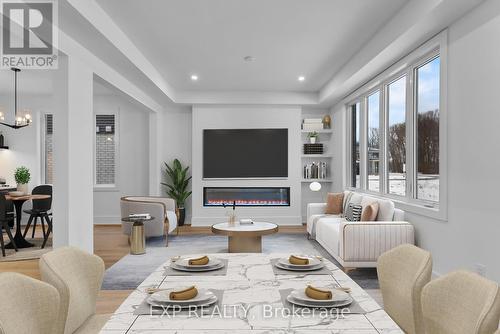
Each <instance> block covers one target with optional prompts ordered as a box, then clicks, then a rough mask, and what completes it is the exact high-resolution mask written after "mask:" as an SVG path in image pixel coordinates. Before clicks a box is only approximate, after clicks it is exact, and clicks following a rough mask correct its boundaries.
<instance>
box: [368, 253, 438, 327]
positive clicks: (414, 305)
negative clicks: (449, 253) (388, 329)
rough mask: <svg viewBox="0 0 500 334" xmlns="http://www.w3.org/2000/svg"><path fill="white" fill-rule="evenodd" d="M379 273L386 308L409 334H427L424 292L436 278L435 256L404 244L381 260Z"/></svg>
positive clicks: (384, 255)
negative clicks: (424, 315)
mask: <svg viewBox="0 0 500 334" xmlns="http://www.w3.org/2000/svg"><path fill="white" fill-rule="evenodd" d="M377 273H378V279H379V283H380V290H381V291H382V298H383V301H384V309H385V310H386V312H387V313H388V314H389V315H390V316H391V317H392V318H393V319H394V321H396V323H397V324H398V325H399V326H400V327H401V328H402V329H403V330H404V331H405V332H406V333H408V334H423V333H424V325H423V316H422V307H421V301H420V297H421V292H422V288H423V287H424V286H425V284H427V283H429V281H430V280H431V275H432V258H431V254H430V253H429V252H427V251H425V250H423V249H420V248H418V247H416V246H413V245H409V244H408V245H401V246H398V247H395V248H393V249H391V250H390V251H388V252H385V253H384V254H382V255H381V256H380V257H379V258H378V262H377Z"/></svg>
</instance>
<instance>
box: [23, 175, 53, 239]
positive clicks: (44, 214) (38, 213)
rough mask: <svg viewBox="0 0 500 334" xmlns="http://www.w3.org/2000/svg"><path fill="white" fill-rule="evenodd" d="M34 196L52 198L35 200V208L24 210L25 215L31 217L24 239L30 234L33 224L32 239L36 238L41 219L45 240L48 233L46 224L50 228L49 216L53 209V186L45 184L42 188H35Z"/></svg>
mask: <svg viewBox="0 0 500 334" xmlns="http://www.w3.org/2000/svg"><path fill="white" fill-rule="evenodd" d="M31 194H32V195H49V196H50V198H47V199H34V200H33V207H32V208H31V209H30V210H24V212H25V213H27V214H29V215H30V218H29V220H28V224H27V225H26V228H25V229H24V233H23V237H26V234H27V233H28V231H29V229H30V226H31V223H33V232H32V233H31V238H34V237H35V230H36V224H37V221H38V218H40V223H41V224H42V232H43V238H44V239H45V235H46V231H45V222H47V225H48V226H50V225H51V224H50V218H49V215H50V214H51V213H50V209H51V208H52V186H51V185H50V184H44V185H41V186H36V187H35V188H33V191H32V192H31ZM33 220H34V222H33Z"/></svg>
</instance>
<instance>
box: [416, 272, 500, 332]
mask: <svg viewBox="0 0 500 334" xmlns="http://www.w3.org/2000/svg"><path fill="white" fill-rule="evenodd" d="M422 312H423V316H424V325H425V333H439V334H490V333H493V332H494V331H495V330H496V329H497V328H498V322H499V321H500V288H499V286H498V283H496V282H493V281H490V280H488V279H486V278H484V277H482V276H479V275H478V274H476V273H472V272H468V271H463V270H461V271H455V272H452V273H449V274H447V275H444V276H442V277H439V278H437V279H435V280H433V281H431V282H430V283H428V284H427V285H426V286H425V287H424V289H423V290H422Z"/></svg>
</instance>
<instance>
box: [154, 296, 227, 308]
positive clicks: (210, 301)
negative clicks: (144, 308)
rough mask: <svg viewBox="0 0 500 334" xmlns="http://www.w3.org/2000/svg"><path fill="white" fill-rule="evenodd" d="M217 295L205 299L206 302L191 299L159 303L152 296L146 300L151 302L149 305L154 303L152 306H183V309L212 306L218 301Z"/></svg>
mask: <svg viewBox="0 0 500 334" xmlns="http://www.w3.org/2000/svg"><path fill="white" fill-rule="evenodd" d="M217 300H218V299H217V296H215V295H213V296H212V297H211V298H210V299H208V300H206V301H204V302H198V303H194V302H192V301H190V303H188V304H170V303H159V302H157V301H155V300H153V299H152V298H151V297H149V298H147V299H146V302H147V303H148V304H149V305H152V306H155V307H164V308H167V307H169V308H171V309H175V308H181V309H186V308H191V307H196V308H198V307H207V306H210V305H213V304H215V303H216V302H217Z"/></svg>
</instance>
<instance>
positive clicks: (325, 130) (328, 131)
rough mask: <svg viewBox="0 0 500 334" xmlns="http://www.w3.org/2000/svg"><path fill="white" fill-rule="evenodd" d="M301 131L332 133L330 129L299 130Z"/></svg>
mask: <svg viewBox="0 0 500 334" xmlns="http://www.w3.org/2000/svg"><path fill="white" fill-rule="evenodd" d="M301 131H302V133H309V132H317V133H333V131H332V129H323V130H301Z"/></svg>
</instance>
